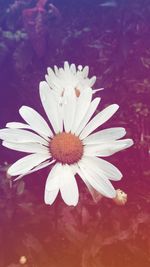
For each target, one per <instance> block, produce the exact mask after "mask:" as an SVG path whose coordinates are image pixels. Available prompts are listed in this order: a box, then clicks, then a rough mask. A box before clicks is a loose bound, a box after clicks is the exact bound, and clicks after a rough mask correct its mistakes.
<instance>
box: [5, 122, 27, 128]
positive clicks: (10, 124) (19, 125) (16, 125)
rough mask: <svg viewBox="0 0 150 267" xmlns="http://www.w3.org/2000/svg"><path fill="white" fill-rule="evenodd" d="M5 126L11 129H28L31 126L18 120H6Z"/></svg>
mask: <svg viewBox="0 0 150 267" xmlns="http://www.w3.org/2000/svg"><path fill="white" fill-rule="evenodd" d="M6 127H8V128H12V129H30V130H31V127H30V126H29V125H27V124H25V123H20V122H8V123H7V124H6Z"/></svg>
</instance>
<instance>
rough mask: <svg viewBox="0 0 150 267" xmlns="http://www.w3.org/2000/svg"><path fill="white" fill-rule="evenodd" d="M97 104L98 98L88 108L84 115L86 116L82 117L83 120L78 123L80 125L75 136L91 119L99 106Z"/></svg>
mask: <svg viewBox="0 0 150 267" xmlns="http://www.w3.org/2000/svg"><path fill="white" fill-rule="evenodd" d="M99 102H100V98H98V97H97V98H95V99H94V100H93V101H92V102H91V104H90V106H89V109H88V111H87V113H86V115H85V116H84V118H83V119H82V121H81V122H80V125H79V127H78V128H77V130H76V132H75V134H76V135H77V136H78V135H79V134H80V133H81V131H82V130H83V129H84V127H85V125H86V124H87V123H88V121H89V120H90V118H91V117H92V115H93V114H94V112H95V110H96V109H97V107H98V105H99Z"/></svg>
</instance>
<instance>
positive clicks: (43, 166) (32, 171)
mask: <svg viewBox="0 0 150 267" xmlns="http://www.w3.org/2000/svg"><path fill="white" fill-rule="evenodd" d="M54 162H55V160H52V161H51V162H50V161H45V162H44V163H41V164H39V165H38V166H37V167H35V168H33V169H32V170H31V171H28V172H25V173H23V174H21V175H19V176H18V177H17V178H15V179H14V181H17V180H20V179H21V178H22V177H24V176H26V175H28V174H31V173H34V172H36V171H39V170H41V169H43V168H46V167H48V166H49V165H51V164H52V163H54Z"/></svg>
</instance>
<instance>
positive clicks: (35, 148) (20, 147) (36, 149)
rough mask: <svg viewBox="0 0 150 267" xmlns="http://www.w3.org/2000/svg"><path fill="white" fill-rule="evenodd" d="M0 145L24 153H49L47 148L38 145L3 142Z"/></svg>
mask: <svg viewBox="0 0 150 267" xmlns="http://www.w3.org/2000/svg"><path fill="white" fill-rule="evenodd" d="M2 145H3V146H4V147H7V148H9V149H13V150H16V151H21V152H26V153H45V152H49V150H48V148H47V147H45V146H43V145H41V144H38V143H10V142H6V141H3V142H2Z"/></svg>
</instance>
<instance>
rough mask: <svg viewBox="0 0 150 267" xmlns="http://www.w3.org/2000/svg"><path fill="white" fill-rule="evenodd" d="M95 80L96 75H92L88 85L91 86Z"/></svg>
mask: <svg viewBox="0 0 150 267" xmlns="http://www.w3.org/2000/svg"><path fill="white" fill-rule="evenodd" d="M95 82H96V76H93V77H92V78H91V79H90V80H89V86H90V87H92V86H93V85H94V83H95Z"/></svg>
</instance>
